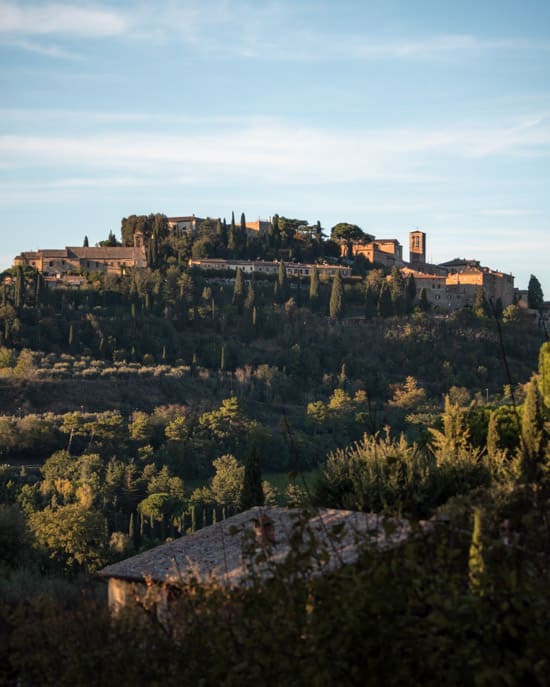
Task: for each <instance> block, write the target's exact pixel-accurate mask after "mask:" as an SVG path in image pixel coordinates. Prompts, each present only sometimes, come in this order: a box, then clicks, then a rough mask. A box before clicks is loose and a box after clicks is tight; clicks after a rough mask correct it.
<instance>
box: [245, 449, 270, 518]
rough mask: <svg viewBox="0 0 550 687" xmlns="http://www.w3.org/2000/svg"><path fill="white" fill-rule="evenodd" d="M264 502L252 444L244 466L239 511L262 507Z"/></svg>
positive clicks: (257, 461)
mask: <svg viewBox="0 0 550 687" xmlns="http://www.w3.org/2000/svg"><path fill="white" fill-rule="evenodd" d="M264 502H265V495H264V490H263V488H262V471H261V468H260V459H259V457H258V450H257V448H256V444H255V443H253V444H252V446H251V448H250V451H249V452H248V456H247V458H246V463H245V465H244V479H243V488H242V492H241V498H240V504H239V505H240V509H241V510H248V508H253V507H254V506H263V505H264Z"/></svg>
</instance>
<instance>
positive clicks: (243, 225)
mask: <svg viewBox="0 0 550 687" xmlns="http://www.w3.org/2000/svg"><path fill="white" fill-rule="evenodd" d="M247 234H248V232H247V230H246V217H245V216H244V212H241V231H240V243H241V246H244V245H245V244H246V236H247Z"/></svg>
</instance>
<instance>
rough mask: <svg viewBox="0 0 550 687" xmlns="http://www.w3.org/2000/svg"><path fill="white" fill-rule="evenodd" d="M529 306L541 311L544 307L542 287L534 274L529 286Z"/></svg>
mask: <svg viewBox="0 0 550 687" xmlns="http://www.w3.org/2000/svg"><path fill="white" fill-rule="evenodd" d="M527 305H528V307H529V308H532V309H533V310H539V309H540V308H542V306H543V305H544V294H543V293H542V287H541V285H540V282H539V280H538V279H537V278H536V277H535V275H534V274H532V275H531V277H530V279H529V285H528V286H527Z"/></svg>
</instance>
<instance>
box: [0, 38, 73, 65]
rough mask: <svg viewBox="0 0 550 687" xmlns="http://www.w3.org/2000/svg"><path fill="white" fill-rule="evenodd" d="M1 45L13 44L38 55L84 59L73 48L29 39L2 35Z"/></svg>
mask: <svg viewBox="0 0 550 687" xmlns="http://www.w3.org/2000/svg"><path fill="white" fill-rule="evenodd" d="M0 45H6V46H11V47H14V48H19V49H20V50H26V51H27V52H33V53H36V54H38V55H44V56H45V57H53V58H57V59H61V60H75V61H81V60H82V56H81V55H79V54H78V53H75V52H73V51H71V50H66V49H65V48H61V47H60V46H58V45H45V44H42V43H37V42H32V41H29V40H3V39H2V38H1V37H0Z"/></svg>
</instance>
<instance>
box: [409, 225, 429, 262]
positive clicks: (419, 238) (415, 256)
mask: <svg viewBox="0 0 550 687" xmlns="http://www.w3.org/2000/svg"><path fill="white" fill-rule="evenodd" d="M409 262H410V263H411V265H412V266H413V267H420V266H422V265H425V264H426V234H425V233H424V232H423V231H419V230H418V229H416V231H411V232H410V233H409Z"/></svg>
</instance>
